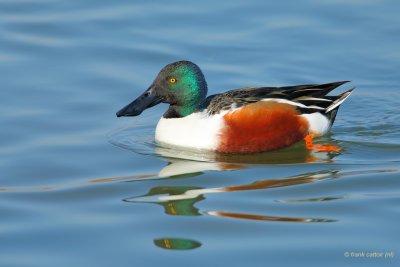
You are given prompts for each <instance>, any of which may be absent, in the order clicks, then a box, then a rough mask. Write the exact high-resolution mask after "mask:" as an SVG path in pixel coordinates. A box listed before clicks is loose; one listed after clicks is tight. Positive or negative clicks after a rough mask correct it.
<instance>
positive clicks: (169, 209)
mask: <svg viewBox="0 0 400 267" xmlns="http://www.w3.org/2000/svg"><path fill="white" fill-rule="evenodd" d="M193 189H200V188H197V187H173V186H171V187H168V186H161V187H154V188H152V189H151V190H150V192H149V193H147V194H146V196H154V195H163V194H169V195H170V196H173V195H182V194H184V193H185V192H186V191H189V190H193ZM203 199H204V197H203V196H202V195H200V196H197V197H195V198H188V199H180V200H169V201H167V202H156V204H159V205H162V206H163V207H164V209H165V213H167V214H169V215H181V216H198V215H201V214H200V212H199V210H198V209H197V208H196V207H194V205H195V204H196V202H198V201H201V200H203Z"/></svg>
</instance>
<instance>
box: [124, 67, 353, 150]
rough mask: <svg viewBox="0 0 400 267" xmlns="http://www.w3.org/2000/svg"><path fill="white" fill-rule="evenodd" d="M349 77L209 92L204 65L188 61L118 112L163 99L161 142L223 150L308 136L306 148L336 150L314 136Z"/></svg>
mask: <svg viewBox="0 0 400 267" xmlns="http://www.w3.org/2000/svg"><path fill="white" fill-rule="evenodd" d="M346 82H347V81H341V82H333V83H327V84H307V85H298V86H285V87H258V88H253V87H245V88H240V89H236V90H231V91H228V92H225V93H221V94H215V95H210V96H208V97H207V83H206V79H205V78H204V75H203V73H202V71H201V70H200V68H199V67H198V66H197V65H196V64H194V63H192V62H190V61H178V62H174V63H171V64H168V65H167V66H165V67H164V68H163V69H162V70H161V71H160V72H159V73H158V75H157V77H156V79H155V80H154V81H153V83H152V84H151V85H150V87H149V88H148V89H147V90H146V91H145V92H144V93H143V94H142V95H141V96H139V97H138V98H137V99H136V100H134V101H133V102H132V103H130V104H128V105H127V106H125V107H124V108H122V109H121V110H120V111H118V112H117V116H118V117H121V116H138V115H140V114H141V113H142V112H143V111H144V110H145V109H147V108H150V107H153V106H155V105H157V104H159V103H168V104H169V108H168V110H167V111H166V112H165V113H164V115H163V116H162V118H161V119H160V120H159V122H158V124H157V128H156V133H155V139H156V141H157V142H159V143H161V144H167V145H173V146H179V147H184V148H194V149H202V150H211V151H215V152H221V153H240V154H245V153H256V152H264V151H270V150H275V149H280V148H284V147H288V146H290V145H293V144H295V143H297V142H299V141H302V140H304V141H305V143H306V147H307V148H308V149H314V150H319V151H337V150H339V148H337V147H335V146H332V145H316V144H313V143H312V139H313V138H315V137H318V136H321V135H324V134H326V133H327V132H328V131H329V129H330V128H331V126H332V124H333V122H334V120H335V117H336V114H337V111H338V109H339V106H340V105H341V104H342V103H343V101H345V100H346V98H347V97H348V96H349V95H350V94H351V92H352V90H353V89H350V90H348V91H345V92H344V93H342V94H339V95H337V96H327V94H328V93H329V92H330V91H332V90H334V89H335V88H337V87H338V86H340V85H342V84H344V83H346Z"/></svg>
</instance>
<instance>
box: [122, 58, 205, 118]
mask: <svg viewBox="0 0 400 267" xmlns="http://www.w3.org/2000/svg"><path fill="white" fill-rule="evenodd" d="M206 96H207V83H206V80H205V78H204V75H203V73H202V72H201V70H200V68H199V67H198V66H197V65H196V64H194V63H192V62H190V61H178V62H174V63H171V64H168V65H167V66H165V67H164V68H163V69H162V70H161V71H160V73H158V75H157V77H156V79H155V80H154V81H153V83H152V84H151V85H150V87H149V88H148V89H147V90H146V91H145V92H144V93H143V94H142V95H141V96H139V97H138V98H137V99H136V100H134V101H133V102H132V103H130V104H129V105H127V106H126V107H124V108H123V109H121V110H120V111H118V112H117V116H118V117H120V116H137V115H140V114H141V113H142V112H143V110H145V109H147V108H150V107H152V106H155V105H157V104H159V103H168V104H170V106H169V108H168V111H167V112H166V113H165V114H164V118H181V117H185V116H188V115H190V114H192V113H193V112H195V111H197V110H198V109H199V106H200V105H201V103H202V102H203V100H204V99H205V98H206Z"/></svg>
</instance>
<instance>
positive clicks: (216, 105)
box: [201, 81, 348, 114]
mask: <svg viewBox="0 0 400 267" xmlns="http://www.w3.org/2000/svg"><path fill="white" fill-rule="evenodd" d="M347 82H348V81H342V82H334V83H327V84H307V85H298V86H285V87H258V88H240V89H236V90H231V91H228V92H226V93H222V94H215V95H211V96H209V97H207V98H206V99H205V101H204V102H203V104H202V106H201V108H202V109H207V111H208V113H209V114H216V113H219V112H220V111H222V110H228V109H230V108H231V107H232V106H234V107H242V106H244V105H247V104H250V103H255V102H258V101H260V100H262V99H264V98H280V99H287V100H290V101H293V102H297V103H301V104H303V105H306V106H307V108H306V109H305V110H303V109H302V108H300V109H301V112H302V113H310V112H316V111H321V110H325V109H327V108H328V107H329V106H330V105H331V104H332V103H333V102H334V101H335V100H337V99H338V98H339V97H340V96H326V95H327V94H328V93H329V92H331V91H332V90H334V89H335V88H337V87H339V86H340V85H342V84H344V83H347Z"/></svg>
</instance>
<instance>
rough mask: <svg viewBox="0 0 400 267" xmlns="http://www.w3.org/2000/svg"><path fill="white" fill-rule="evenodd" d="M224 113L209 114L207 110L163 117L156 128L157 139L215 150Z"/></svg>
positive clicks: (161, 141) (175, 144) (187, 146)
mask: <svg viewBox="0 0 400 267" xmlns="http://www.w3.org/2000/svg"><path fill="white" fill-rule="evenodd" d="M224 114H225V113H221V114H216V115H212V116H209V115H207V114H206V113H205V112H198V113H193V114H191V115H189V116H186V117H183V118H172V119H165V118H161V119H160V121H159V122H158V124H157V128H156V141H157V142H159V143H162V144H168V145H173V146H180V147H186V148H194V149H206V150H215V149H216V148H217V146H218V143H219V132H220V130H221V129H222V127H223V115H224Z"/></svg>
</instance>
